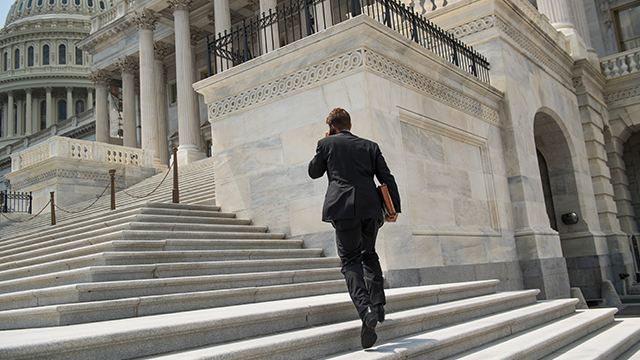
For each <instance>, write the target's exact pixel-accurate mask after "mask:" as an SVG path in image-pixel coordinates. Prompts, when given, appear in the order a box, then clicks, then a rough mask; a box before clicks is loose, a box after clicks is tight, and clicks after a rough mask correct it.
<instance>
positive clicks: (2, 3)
mask: <svg viewBox="0 0 640 360" xmlns="http://www.w3.org/2000/svg"><path fill="white" fill-rule="evenodd" d="M14 1H15V0H0V29H1V28H3V27H4V21H5V20H6V19H7V13H8V12H9V8H10V7H11V5H13V2H14Z"/></svg>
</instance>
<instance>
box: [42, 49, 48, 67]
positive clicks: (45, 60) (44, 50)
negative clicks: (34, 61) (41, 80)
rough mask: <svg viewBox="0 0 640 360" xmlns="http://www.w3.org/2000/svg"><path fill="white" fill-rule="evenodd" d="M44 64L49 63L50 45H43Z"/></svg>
mask: <svg viewBox="0 0 640 360" xmlns="http://www.w3.org/2000/svg"><path fill="white" fill-rule="evenodd" d="M42 65H49V45H45V46H43V47H42Z"/></svg>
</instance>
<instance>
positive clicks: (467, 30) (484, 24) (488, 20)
mask: <svg viewBox="0 0 640 360" xmlns="http://www.w3.org/2000/svg"><path fill="white" fill-rule="evenodd" d="M494 24H495V15H494V14H491V15H488V16H485V17H482V18H479V19H475V20H473V21H470V22H468V23H466V24H462V25H460V26H456V27H454V28H452V29H449V30H447V32H448V33H450V34H452V35H453V36H455V37H456V38H458V39H461V38H463V37H465V36H469V35H471V34H475V33H478V32H481V31H484V30H487V29H490V28H492V27H493V25H494Z"/></svg>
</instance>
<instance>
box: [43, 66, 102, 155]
mask: <svg viewBox="0 0 640 360" xmlns="http://www.w3.org/2000/svg"><path fill="white" fill-rule="evenodd" d="M89 78H90V79H91V80H93V83H94V84H95V87H96V141H98V142H103V143H107V144H108V143H109V138H110V136H109V101H108V96H109V91H108V89H107V87H108V86H109V83H110V82H111V74H110V73H109V72H108V71H106V70H102V69H100V70H96V71H92V72H91V74H90V75H89ZM48 115H49V114H47V116H48Z"/></svg>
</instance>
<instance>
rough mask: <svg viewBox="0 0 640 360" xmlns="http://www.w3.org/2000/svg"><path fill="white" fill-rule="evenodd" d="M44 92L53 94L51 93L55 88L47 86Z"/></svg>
mask: <svg viewBox="0 0 640 360" xmlns="http://www.w3.org/2000/svg"><path fill="white" fill-rule="evenodd" d="M44 91H46V92H48V93H51V92H52V91H53V88H52V87H51V86H46V87H45V88H44Z"/></svg>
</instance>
